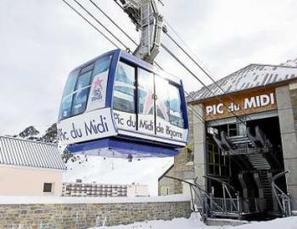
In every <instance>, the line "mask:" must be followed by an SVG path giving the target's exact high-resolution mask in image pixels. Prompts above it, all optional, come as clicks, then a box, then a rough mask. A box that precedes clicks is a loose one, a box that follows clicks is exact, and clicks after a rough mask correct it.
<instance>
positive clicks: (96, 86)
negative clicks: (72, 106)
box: [91, 78, 104, 102]
mask: <svg viewBox="0 0 297 229" xmlns="http://www.w3.org/2000/svg"><path fill="white" fill-rule="evenodd" d="M103 81H104V80H103V79H100V78H97V79H96V80H95V81H94V83H93V90H92V97H91V101H92V102H94V101H97V100H102V98H103V95H102V94H103V93H102V91H103V86H102V83H103Z"/></svg>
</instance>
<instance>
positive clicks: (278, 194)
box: [272, 171, 292, 217]
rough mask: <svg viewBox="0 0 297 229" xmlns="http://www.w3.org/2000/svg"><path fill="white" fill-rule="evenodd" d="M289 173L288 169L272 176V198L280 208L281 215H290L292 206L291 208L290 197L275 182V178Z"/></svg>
mask: <svg viewBox="0 0 297 229" xmlns="http://www.w3.org/2000/svg"><path fill="white" fill-rule="evenodd" d="M287 173H289V172H288V171H285V172H281V173H278V174H276V175H274V176H273V177H272V190H273V194H274V198H275V199H276V201H277V204H278V206H279V208H280V210H281V214H282V216H283V217H288V216H292V208H291V198H290V196H289V195H288V194H286V193H285V192H284V191H283V190H281V188H280V187H278V186H277V185H276V184H275V180H277V179H279V178H280V177H282V176H286V174H287Z"/></svg>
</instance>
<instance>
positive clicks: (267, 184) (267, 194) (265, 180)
mask: <svg viewBox="0 0 297 229" xmlns="http://www.w3.org/2000/svg"><path fill="white" fill-rule="evenodd" d="M258 174H259V178H260V182H261V187H262V190H263V194H264V198H265V200H266V208H267V209H271V210H272V209H273V195H272V185H271V182H272V178H271V173H270V172H269V171H267V170H260V171H258Z"/></svg>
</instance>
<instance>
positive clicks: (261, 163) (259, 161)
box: [247, 154, 271, 170]
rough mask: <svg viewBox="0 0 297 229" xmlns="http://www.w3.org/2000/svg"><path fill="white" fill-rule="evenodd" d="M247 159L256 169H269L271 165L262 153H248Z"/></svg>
mask: <svg viewBox="0 0 297 229" xmlns="http://www.w3.org/2000/svg"><path fill="white" fill-rule="evenodd" d="M247 158H248V160H249V161H250V163H251V164H252V166H253V168H254V169H256V170H270V169H271V166H270V164H269V163H268V161H267V159H266V158H265V157H264V156H263V154H249V155H247Z"/></svg>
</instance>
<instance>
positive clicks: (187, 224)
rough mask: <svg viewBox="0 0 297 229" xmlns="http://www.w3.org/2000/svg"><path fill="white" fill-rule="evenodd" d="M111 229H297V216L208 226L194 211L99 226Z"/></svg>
mask: <svg viewBox="0 0 297 229" xmlns="http://www.w3.org/2000/svg"><path fill="white" fill-rule="evenodd" d="M98 228H101V229H103V228H108V229H109V228H111V229H138V228H139V229H140V228H141V229H205V228H209V229H234V228H236V229H297V217H289V218H282V219H275V220H271V221H266V222H251V223H248V224H245V225H241V226H207V225H205V224H204V223H202V222H201V217H200V215H199V214H198V213H193V214H192V215H191V217H190V218H189V219H185V218H178V219H173V220H171V221H164V220H154V221H147V222H140V223H134V224H130V225H119V226H112V227H98Z"/></svg>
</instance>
